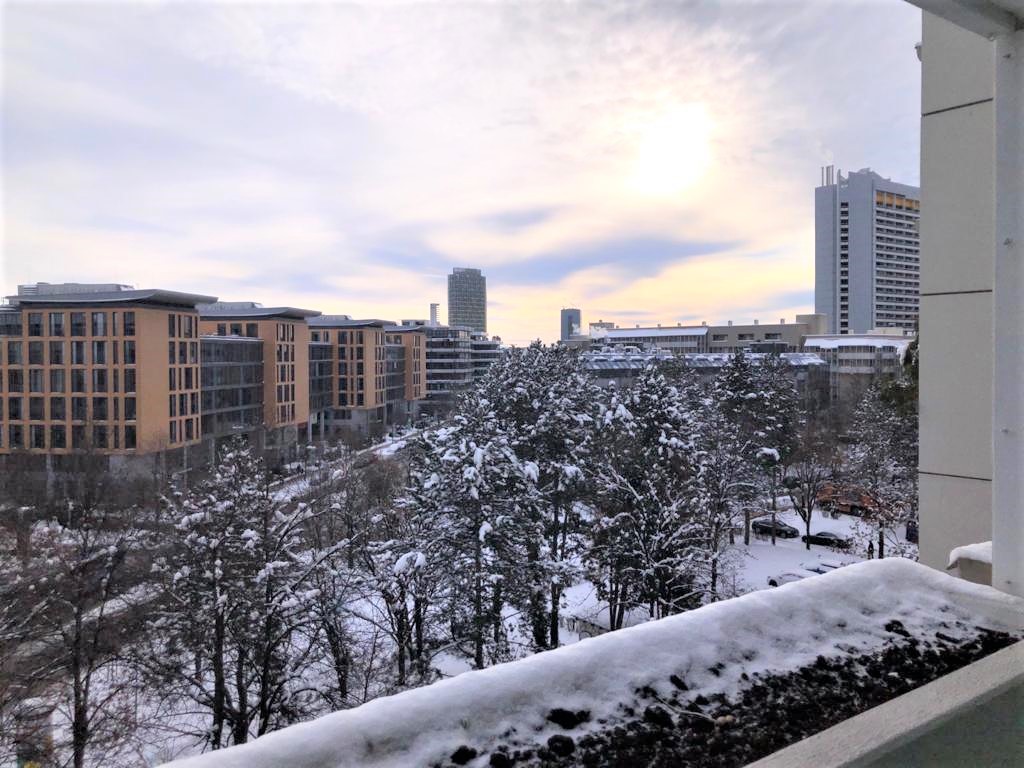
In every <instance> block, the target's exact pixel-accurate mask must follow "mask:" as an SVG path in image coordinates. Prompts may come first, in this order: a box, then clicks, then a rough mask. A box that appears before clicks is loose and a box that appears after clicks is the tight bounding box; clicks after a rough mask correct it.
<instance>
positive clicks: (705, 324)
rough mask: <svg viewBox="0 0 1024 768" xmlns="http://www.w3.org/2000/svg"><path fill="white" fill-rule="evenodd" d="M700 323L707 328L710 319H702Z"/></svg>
mask: <svg viewBox="0 0 1024 768" xmlns="http://www.w3.org/2000/svg"><path fill="white" fill-rule="evenodd" d="M700 324H701V325H702V326H704V327H705V328H707V327H708V321H707V320H701V321H700Z"/></svg>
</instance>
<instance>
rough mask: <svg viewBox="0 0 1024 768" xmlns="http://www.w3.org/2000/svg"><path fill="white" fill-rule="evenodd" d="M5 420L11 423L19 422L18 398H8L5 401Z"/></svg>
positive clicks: (19, 404) (19, 407)
mask: <svg viewBox="0 0 1024 768" xmlns="http://www.w3.org/2000/svg"><path fill="white" fill-rule="evenodd" d="M7 418H8V419H10V420H11V421H21V398H20V397H9V398H8V399H7Z"/></svg>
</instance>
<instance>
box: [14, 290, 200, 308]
mask: <svg viewBox="0 0 1024 768" xmlns="http://www.w3.org/2000/svg"><path fill="white" fill-rule="evenodd" d="M7 298H8V299H9V300H10V301H11V302H12V303H14V304H27V305H33V306H36V305H49V306H57V305H63V306H66V305H69V304H157V305H165V306H175V307H198V306H200V305H203V304H210V303H212V302H214V301H216V300H217V297H216V296H204V295H202V294H199V293H181V292H179V291H165V290H163V289H160V288H142V289H131V290H127V289H118V290H111V291H107V290H102V291H90V290H76V291H71V292H69V293H50V292H48V291H47V292H43V293H35V294H18V295H16V296H8V297H7Z"/></svg>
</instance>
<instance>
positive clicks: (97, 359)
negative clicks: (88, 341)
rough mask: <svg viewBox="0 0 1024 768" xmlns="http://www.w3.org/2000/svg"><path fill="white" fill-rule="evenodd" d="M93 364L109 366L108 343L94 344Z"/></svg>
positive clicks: (95, 342)
mask: <svg viewBox="0 0 1024 768" xmlns="http://www.w3.org/2000/svg"><path fill="white" fill-rule="evenodd" d="M92 364H93V365H106V364H107V342H105V341H94V342H93V343H92Z"/></svg>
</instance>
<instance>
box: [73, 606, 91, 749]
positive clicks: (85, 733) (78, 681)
mask: <svg viewBox="0 0 1024 768" xmlns="http://www.w3.org/2000/svg"><path fill="white" fill-rule="evenodd" d="M82 646H83V638H82V617H81V613H80V612H79V611H76V612H75V635H74V640H73V644H72V647H71V677H72V686H73V702H72V719H71V750H72V761H73V763H74V768H82V766H84V765H85V748H86V745H87V744H88V743H89V699H88V692H87V690H86V686H85V681H84V680H83V679H82V674H83V670H82V665H83V662H84V653H83V648H82Z"/></svg>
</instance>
